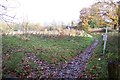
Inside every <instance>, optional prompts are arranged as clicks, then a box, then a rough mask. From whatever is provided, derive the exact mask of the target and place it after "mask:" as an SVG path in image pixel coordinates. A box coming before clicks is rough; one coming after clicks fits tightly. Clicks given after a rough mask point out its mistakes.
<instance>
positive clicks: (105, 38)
mask: <svg viewBox="0 0 120 80" xmlns="http://www.w3.org/2000/svg"><path fill="white" fill-rule="evenodd" d="M103 41H104V47H103V54H104V53H105V49H106V42H107V27H106V32H105V34H104V35H103Z"/></svg>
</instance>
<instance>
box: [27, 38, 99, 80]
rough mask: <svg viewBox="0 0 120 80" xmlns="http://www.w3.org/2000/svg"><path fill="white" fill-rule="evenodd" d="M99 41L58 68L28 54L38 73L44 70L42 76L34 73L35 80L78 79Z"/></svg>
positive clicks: (95, 41)
mask: <svg viewBox="0 0 120 80" xmlns="http://www.w3.org/2000/svg"><path fill="white" fill-rule="evenodd" d="M98 43H99V42H98V40H96V39H95V40H94V43H93V44H92V45H91V46H89V47H88V48H86V49H85V50H84V52H83V53H80V54H79V55H78V56H76V57H75V58H74V59H72V60H69V61H67V62H66V63H63V64H60V65H59V67H58V68H55V67H54V66H51V65H49V64H47V63H46V62H44V61H41V60H40V59H38V58H37V57H36V56H35V55H34V54H32V53H27V54H26V55H27V58H28V59H29V60H31V61H33V62H34V63H36V64H37V65H38V71H39V70H42V74H41V75H39V74H35V73H36V72H35V71H33V72H31V73H32V75H31V76H32V77H33V78H39V79H40V78H78V77H79V76H80V75H81V74H82V71H84V70H85V69H86V65H87V63H88V61H89V59H90V57H91V56H92V53H93V51H94V49H95V48H96V46H97V45H98Z"/></svg>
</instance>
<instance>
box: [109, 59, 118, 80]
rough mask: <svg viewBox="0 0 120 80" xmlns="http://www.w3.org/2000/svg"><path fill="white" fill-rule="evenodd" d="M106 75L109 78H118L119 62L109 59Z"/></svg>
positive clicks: (113, 79) (114, 79)
mask: <svg viewBox="0 0 120 80" xmlns="http://www.w3.org/2000/svg"><path fill="white" fill-rule="evenodd" d="M108 77H109V80H120V62H119V61H117V60H116V61H109V62H108Z"/></svg>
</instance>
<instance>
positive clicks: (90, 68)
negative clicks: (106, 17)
mask: <svg viewBox="0 0 120 80" xmlns="http://www.w3.org/2000/svg"><path fill="white" fill-rule="evenodd" d="M95 36H96V37H97V38H98V40H99V42H100V43H99V45H98V47H97V48H96V49H95V51H94V53H93V56H92V58H91V60H90V61H89V63H88V65H87V72H88V75H90V76H92V77H97V78H102V79H105V78H108V62H109V61H114V60H118V57H119V55H118V54H119V52H118V51H119V50H118V46H120V44H119V43H118V37H119V36H118V33H117V32H112V33H108V40H107V44H106V45H107V46H106V51H105V54H103V40H102V38H103V37H102V35H100V34H99V35H95Z"/></svg>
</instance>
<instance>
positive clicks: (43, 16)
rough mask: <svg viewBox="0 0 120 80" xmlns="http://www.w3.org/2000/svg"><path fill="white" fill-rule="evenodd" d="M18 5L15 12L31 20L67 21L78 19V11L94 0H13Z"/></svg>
mask: <svg viewBox="0 0 120 80" xmlns="http://www.w3.org/2000/svg"><path fill="white" fill-rule="evenodd" d="M13 1H17V2H18V3H19V4H20V5H19V7H17V8H16V10H15V14H16V15H17V16H18V17H22V18H24V19H26V20H28V21H31V22H40V23H41V24H47V23H51V22H64V23H69V22H71V21H72V20H75V21H77V20H78V19H79V15H80V14H79V11H80V10H81V9H82V8H84V7H89V6H90V5H91V4H93V3H94V2H95V1H96V0H13Z"/></svg>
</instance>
